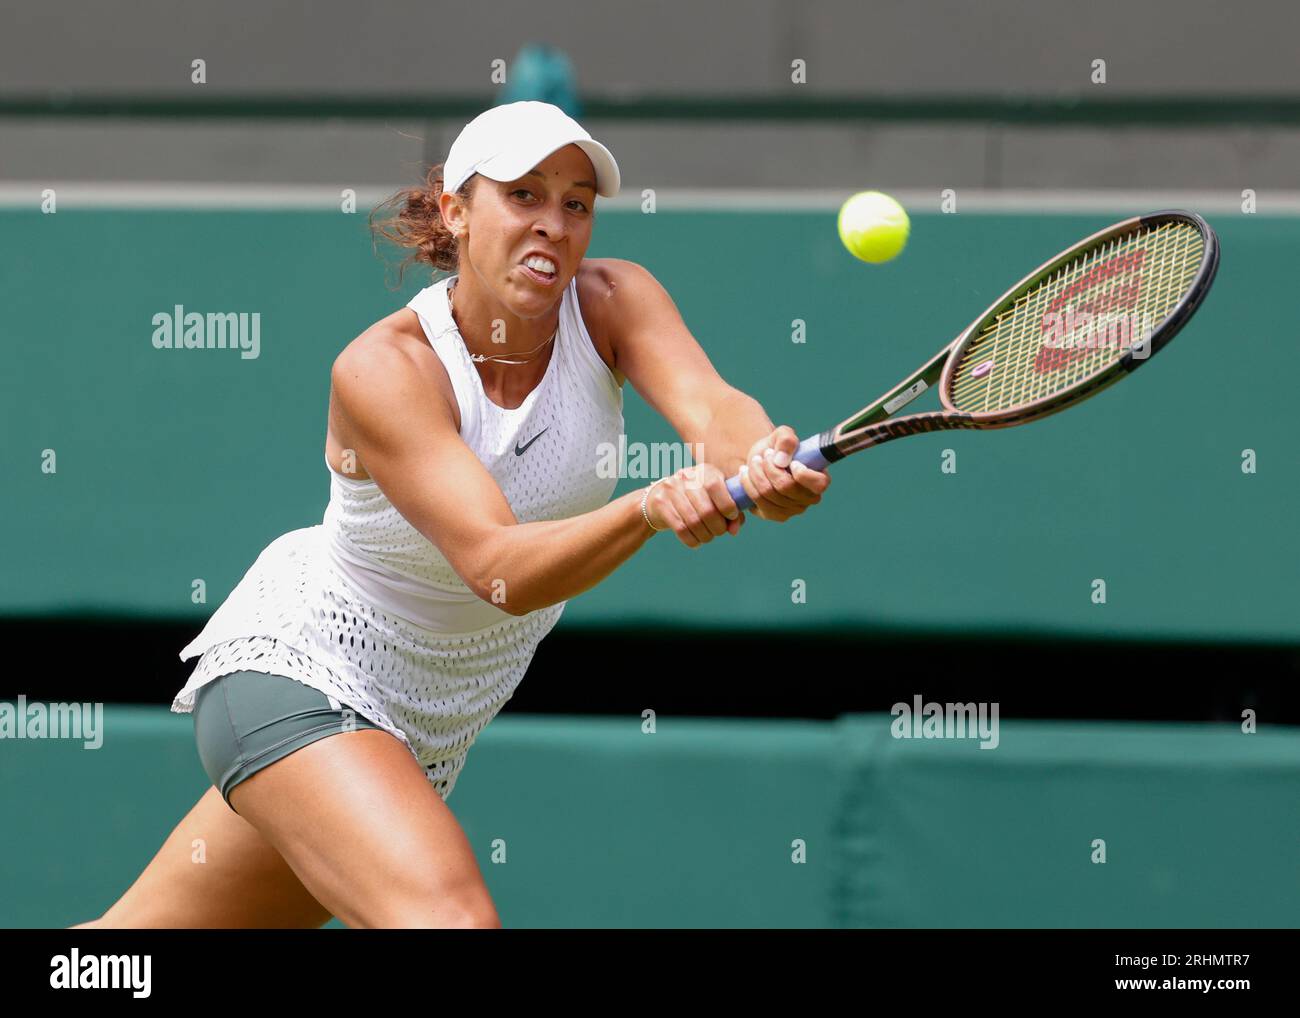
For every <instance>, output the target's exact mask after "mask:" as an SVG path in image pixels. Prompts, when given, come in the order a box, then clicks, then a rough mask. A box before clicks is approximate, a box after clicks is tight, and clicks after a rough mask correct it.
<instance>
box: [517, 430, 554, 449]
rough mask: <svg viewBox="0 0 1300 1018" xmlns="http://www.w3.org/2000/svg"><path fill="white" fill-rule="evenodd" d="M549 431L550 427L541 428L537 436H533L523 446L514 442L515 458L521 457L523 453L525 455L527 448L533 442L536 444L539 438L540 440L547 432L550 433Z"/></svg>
mask: <svg viewBox="0 0 1300 1018" xmlns="http://www.w3.org/2000/svg"><path fill="white" fill-rule="evenodd" d="M550 430H551V429H550V426H549V425H548V426H547V427H545V428H543V429H542V430H541V431H539V432H538V433H537V434H535V435H534V436H533V437H532V438H530V439H529V440H528V441H527V442H525V443H524V444H523V445H520V444H519V443H518V442H516V443H515V455H516V456H522V455H523V454H524V453H526V452H527V451H528V447H529V446H530V445H532V444H533V443H534V442H536V441H537V440H538V439H539V438H541V437H542V436H543V435H545V434H546V433H547V432H548V431H550Z"/></svg>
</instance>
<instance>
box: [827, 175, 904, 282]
mask: <svg viewBox="0 0 1300 1018" xmlns="http://www.w3.org/2000/svg"><path fill="white" fill-rule="evenodd" d="M911 229H912V224H911V221H910V220H909V219H908V218H907V212H906V211H905V210H904V209H903V206H901V205H900V204H898V202H896V201H894V199H893V198H891V197H889V195H887V194H882V193H881V192H879V191H859V192H858V193H857V194H855V195H854V196H853V197H852V198H850V199H849V200H848V201H846V202H845V203H844V204H843V205H841V206H840V218H839V230H840V240H842V241H844V246H845V247H846V248H848V249H849V253H850V254H852V255H854V256H855V257H857V258H861V259H862V260H863V261H864V262H871V263H873V264H878V263H880V262H887V261H889V260H890V259H891V258H894V257H896V256H897V255H898V253H899V252H900V251H902V250H903V248H904V247H905V246H906V245H907V235H908V233H910V232H911Z"/></svg>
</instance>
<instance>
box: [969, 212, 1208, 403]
mask: <svg viewBox="0 0 1300 1018" xmlns="http://www.w3.org/2000/svg"><path fill="white" fill-rule="evenodd" d="M1203 254H1204V239H1203V238H1202V236H1201V232H1200V230H1199V229H1197V228H1196V227H1195V226H1194V225H1193V224H1191V223H1186V222H1182V221H1170V222H1164V223H1159V224H1156V225H1154V226H1140V227H1137V228H1135V229H1133V230H1130V231H1128V232H1127V233H1123V234H1120V235H1118V236H1115V237H1112V238H1109V239H1107V240H1105V241H1102V242H1100V243H1098V244H1097V245H1095V246H1094V247H1092V248H1090V249H1089V250H1087V251H1085V252H1083V253H1082V254H1080V255H1078V256H1076V257H1075V258H1073V259H1071V260H1069V261H1068V262H1065V263H1064V264H1063V265H1060V266H1058V267H1057V268H1056V269H1054V270H1052V271H1051V272H1050V273H1049V274H1048V275H1047V276H1045V277H1044V278H1043V279H1041V280H1039V281H1038V282H1037V283H1036V284H1034V285H1033V286H1031V287H1030V288H1029V289H1028V290H1027V291H1026V292H1025V293H1023V294H1022V295H1020V296H1019V297H1017V298H1015V299H1014V300H1013V301H1012V302H1011V303H1009V304H1008V305H1006V306H1005V307H1004V308H1002V309H1001V310H999V311H998V312H997V313H996V314H995V315H994V316H993V317H992V318H991V319H990V320H989V321H988V322H987V323H985V325H984V326H983V327H982V328H981V329H980V331H979V333H978V334H977V335H976V337H975V338H974V339H973V340H972V341H971V342H970V344H969V345H968V346H967V348H966V351H965V353H964V354H963V356H962V358H961V360H960V362H959V363H958V365H957V367H956V370H955V371H954V372H953V375H952V383H951V388H950V392H949V394H948V396H949V400H950V402H951V403H952V405H953V406H954V407H955V408H956V409H958V410H960V411H963V412H967V413H982V412H998V411H1005V410H1010V409H1013V408H1015V407H1019V406H1024V405H1025V404H1027V403H1032V402H1034V401H1036V400H1040V399H1045V398H1047V397H1050V396H1053V395H1055V394H1057V393H1060V392H1063V391H1065V390H1067V389H1070V388H1073V387H1074V386H1076V385H1079V384H1080V383H1082V382H1084V381H1086V380H1087V379H1089V378H1090V377H1092V376H1093V375H1095V374H1096V373H1097V372H1099V371H1102V370H1104V369H1105V368H1107V367H1109V366H1110V365H1111V364H1113V363H1114V362H1115V361H1116V360H1118V359H1119V358H1120V357H1121V356H1123V355H1124V354H1125V353H1126V352H1127V351H1128V350H1130V349H1131V348H1133V347H1134V346H1135V345H1138V344H1140V343H1142V342H1143V341H1144V339H1147V338H1149V337H1150V335H1151V333H1152V332H1154V331H1155V330H1156V329H1158V328H1159V327H1160V325H1161V323H1162V322H1163V321H1164V320H1165V319H1166V318H1168V316H1169V315H1170V314H1171V313H1172V312H1173V310H1174V309H1175V308H1176V307H1177V306H1178V304H1179V302H1180V301H1181V300H1182V298H1183V296H1184V294H1186V293H1187V291H1188V289H1189V288H1190V287H1191V284H1192V282H1193V281H1194V280H1195V278H1196V274H1197V271H1198V269H1199V267H1200V263H1201V260H1202V257H1203Z"/></svg>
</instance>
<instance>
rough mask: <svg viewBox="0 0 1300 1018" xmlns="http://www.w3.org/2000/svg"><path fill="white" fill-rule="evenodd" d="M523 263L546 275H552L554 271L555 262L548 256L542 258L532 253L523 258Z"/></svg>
mask: <svg viewBox="0 0 1300 1018" xmlns="http://www.w3.org/2000/svg"><path fill="white" fill-rule="evenodd" d="M524 264H525V265H527V266H528V267H529V268H530V269H532V270H533V271H535V272H541V273H543V274H544V275H547V276H553V275H555V273H556V268H555V263H554V262H553V261H551V260H550V259H549V258H543V257H542V256H541V255H533V256H532V257H530V258H525V259H524Z"/></svg>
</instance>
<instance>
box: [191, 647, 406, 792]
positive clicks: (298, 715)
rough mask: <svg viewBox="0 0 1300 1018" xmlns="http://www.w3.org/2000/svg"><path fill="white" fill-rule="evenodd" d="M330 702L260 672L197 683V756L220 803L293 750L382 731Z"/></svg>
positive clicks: (291, 682)
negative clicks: (328, 739) (350, 734)
mask: <svg viewBox="0 0 1300 1018" xmlns="http://www.w3.org/2000/svg"><path fill="white" fill-rule="evenodd" d="M335 703H338V701H337V700H334V701H332V702H331V698H330V697H328V696H326V695H325V694H324V693H322V692H320V691H319V690H316V689H312V688H311V687H310V686H306V685H303V683H301V682H298V681H296V680H294V679H289V678H285V677H284V676H283V675H267V674H266V673H265V672H249V671H244V672H231V673H230V674H229V675H222V676H220V677H219V678H215V679H213V680H212V681H211V682H209V683H207V684H206V685H204V686H202V687H200V688H199V690H198V693H197V694H196V695H195V698H194V735H195V739H196V740H197V742H198V746H199V759H200V760H201V761H203V769H204V770H205V771H207V772H208V777H209V778H211V779H212V783H213V784H214V785H216V786H217V789H218V790H219V791H220V792H221V797H222V798H223V799H225V800H226V805H227V806H229V805H230V790H231V789H232V788H234V787H235V785H237V784H239V782H241V781H243V780H244V779H245V778H247V777H250V776H252V775H254V774H256V773H257V772H258V771H260V770H261V769H262V768H263V767H269V766H270V765H271V764H273V763H275V762H276V761H277V760H282V759H284V758H285V757H286V756H288V755H289V754H290V753H292V752H293V751H294V750H295V749H302V747H303V746H307V745H310V744H311V743H313V742H315V741H316V740H317V739H324V738H326V737H328V736H331V735H339V734H341V733H343V732H355V731H360V730H362V729H365V728H374V729H376V730H377V731H381V732H382V731H383V729H382V728H380V726H379V725H376V724H374V723H372V722H370V721H367V720H366V719H365V718H363V717H362V716H361V715H360V714H358V713H357V712H356V711H355V710H353V709H352V708H350V707H348V705H347V704H340V705H339V706H338V707H337V708H336V707H335V706H334V704H335ZM230 808H231V809H234V807H233V806H231V807H230Z"/></svg>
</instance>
